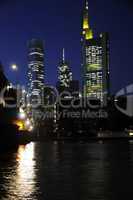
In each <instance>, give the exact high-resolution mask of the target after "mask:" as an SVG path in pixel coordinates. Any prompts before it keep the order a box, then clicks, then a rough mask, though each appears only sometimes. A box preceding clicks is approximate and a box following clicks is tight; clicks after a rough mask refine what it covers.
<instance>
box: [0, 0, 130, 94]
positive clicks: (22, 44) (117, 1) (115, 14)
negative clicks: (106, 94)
mask: <svg viewBox="0 0 133 200" xmlns="http://www.w3.org/2000/svg"><path fill="white" fill-rule="evenodd" d="M82 7H83V0H51V1H47V0H45V1H44V0H36V1H34V0H0V60H1V62H2V63H3V66H4V70H5V73H6V75H7V77H8V79H9V80H11V81H12V82H15V81H16V79H17V80H20V82H21V84H25V83H26V71H27V41H28V40H30V39H32V38H41V39H43V40H44V41H45V70H46V83H49V84H54V85H55V83H56V81H57V66H58V63H59V59H60V55H61V49H62V48H63V47H65V48H66V54H67V59H68V61H69V63H70V66H71V68H72V71H73V78H74V79H80V70H81V67H80V62H81V61H80V57H81V56H80V51H81V46H80V33H81V14H82ZM89 16H90V24H91V28H92V29H93V31H94V33H95V35H96V33H100V32H104V31H106V32H109V33H110V48H111V55H110V62H111V63H110V68H111V89H112V91H113V92H114V91H117V90H119V89H120V88H122V87H125V86H126V85H128V84H130V83H133V64H132V60H133V3H132V0H89ZM12 63H16V64H17V65H18V66H19V71H18V72H17V75H16V74H15V73H14V72H12V71H11V69H10V65H11V64H12Z"/></svg>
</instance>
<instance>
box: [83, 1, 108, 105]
mask: <svg viewBox="0 0 133 200" xmlns="http://www.w3.org/2000/svg"><path fill="white" fill-rule="evenodd" d="M81 42H82V72H83V73H82V91H83V96H84V97H92V98H96V99H99V100H101V101H104V100H106V98H107V95H108V94H109V37H108V33H101V34H100V35H99V36H98V37H96V38H94V36H93V32H92V30H91V28H90V25H89V17H88V1H87V0H86V4H85V8H84V12H83V27H82V39H81Z"/></svg>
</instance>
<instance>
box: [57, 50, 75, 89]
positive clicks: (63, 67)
mask: <svg viewBox="0 0 133 200" xmlns="http://www.w3.org/2000/svg"><path fill="white" fill-rule="evenodd" d="M58 80H59V85H60V87H62V88H64V89H67V88H69V87H70V82H71V81H72V72H71V70H70V68H69V65H68V63H67V62H66V60H65V49H63V56H62V59H61V62H60V64H59V68H58Z"/></svg>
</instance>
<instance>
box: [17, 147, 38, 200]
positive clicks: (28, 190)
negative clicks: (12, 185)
mask: <svg viewBox="0 0 133 200" xmlns="http://www.w3.org/2000/svg"><path fill="white" fill-rule="evenodd" d="M16 160H17V162H18V167H17V176H16V187H17V193H18V194H21V197H22V198H27V196H28V197H29V196H30V195H31V194H32V193H33V192H34V189H35V188H34V187H35V185H34V183H35V159H34V143H30V144H28V145H26V146H20V147H19V149H18V154H17V158H16Z"/></svg>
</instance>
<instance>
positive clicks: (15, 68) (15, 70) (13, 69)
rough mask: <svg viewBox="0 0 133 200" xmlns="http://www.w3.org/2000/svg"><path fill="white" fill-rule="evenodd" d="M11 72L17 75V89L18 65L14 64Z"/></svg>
mask: <svg viewBox="0 0 133 200" xmlns="http://www.w3.org/2000/svg"><path fill="white" fill-rule="evenodd" d="M11 70H12V71H13V72H15V73H16V87H17V71H18V66H17V65H16V64H12V65H11Z"/></svg>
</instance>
